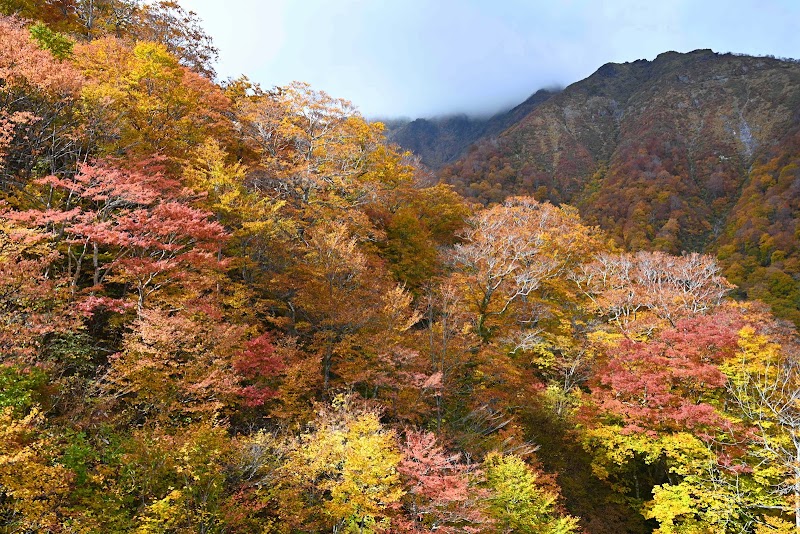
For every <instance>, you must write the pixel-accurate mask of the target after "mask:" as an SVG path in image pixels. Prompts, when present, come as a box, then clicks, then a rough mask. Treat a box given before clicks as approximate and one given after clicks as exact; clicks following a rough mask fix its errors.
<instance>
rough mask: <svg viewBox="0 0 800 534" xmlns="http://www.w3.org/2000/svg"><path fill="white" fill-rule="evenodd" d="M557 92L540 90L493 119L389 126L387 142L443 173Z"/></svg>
mask: <svg viewBox="0 0 800 534" xmlns="http://www.w3.org/2000/svg"><path fill="white" fill-rule="evenodd" d="M554 94H558V93H557V91H553V90H547V89H540V90H539V91H536V92H535V93H534V94H532V95H531V96H530V97H529V98H528V99H527V100H525V102H523V103H522V104H519V105H518V106H515V107H514V108H512V109H510V110H508V111H503V112H501V113H497V114H496V115H493V116H491V117H489V118H476V117H469V116H467V115H452V116H448V117H439V118H433V119H416V120H413V121H400V122H392V121H389V122H388V123H387V138H388V139H389V141H391V142H393V143H397V144H398V145H400V146H401V147H402V148H404V149H406V150H410V151H412V152H414V153H415V154H417V155H418V156H419V157H420V159H421V160H422V163H424V164H425V165H427V166H428V167H430V168H432V169H439V168H441V167H443V166H444V165H446V164H448V163H452V162H454V161H455V160H457V159H458V158H459V157H460V156H462V155H463V154H464V152H466V150H467V148H468V147H469V146H470V145H472V144H473V143H475V142H476V141H478V140H480V139H482V138H485V137H492V136H496V135H498V134H499V133H501V132H503V131H504V130H506V129H507V128H508V127H510V126H512V125H513V124H516V123H517V122H519V121H520V120H522V119H523V118H524V117H526V116H527V115H528V114H529V113H530V112H532V111H533V110H534V109H536V107H537V106H539V105H540V104H541V103H542V102H545V101H547V99H549V98H550V97H551V96H553V95H554Z"/></svg>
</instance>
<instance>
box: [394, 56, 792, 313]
mask: <svg viewBox="0 0 800 534" xmlns="http://www.w3.org/2000/svg"><path fill="white" fill-rule="evenodd" d="M798 110H800V64H798V62H796V61H794V60H786V59H777V58H772V57H756V56H746V55H735V54H730V53H728V54H718V53H715V52H713V51H712V50H709V49H701V50H695V51H692V52H688V53H679V52H664V53H662V54H659V55H658V56H657V57H656V58H655V59H654V60H652V61H648V60H637V61H633V62H628V63H607V64H605V65H603V66H601V67H600V68H599V69H598V70H597V71H595V73H593V74H592V75H591V76H589V77H587V78H586V79H584V80H581V81H578V82H575V83H573V84H571V85H569V86H568V87H566V88H565V89H564V90H563V91H561V92H559V93H557V94H552V95H548V98H546V99H544V100H542V101H540V102H537V104H536V105H535V106H533V107H532V108H531V109H530V110H529V111H528V112H527V113H526V114H525V115H524V116H522V117H521V118H518V120H516V121H513V122H511V123H510V125H509V126H508V127H507V128H506V129H505V130H503V131H502V132H499V133H497V134H495V135H491V136H483V137H481V138H479V139H478V140H477V141H476V142H475V143H473V144H471V145H470V146H469V147H468V148H467V149H466V151H465V153H464V154H463V156H461V157H460V158H459V159H457V160H456V161H454V162H452V163H450V164H448V165H445V166H444V167H443V168H442V169H441V170H440V171H439V177H440V179H441V180H442V181H444V182H447V183H449V184H451V185H453V186H454V187H455V188H456V190H458V191H459V192H460V193H461V194H463V195H464V196H466V197H468V198H472V199H475V200H477V201H478V202H480V203H483V204H491V203H497V202H501V201H502V200H503V199H504V198H506V197H507V196H510V195H530V194H532V195H533V196H535V197H536V198H537V199H539V200H548V201H551V202H554V203H556V204H560V203H567V204H573V205H575V206H576V207H578V208H579V210H580V213H581V216H582V217H583V218H584V219H585V220H586V221H587V222H588V223H590V224H593V225H597V226H599V227H601V228H602V229H603V230H605V231H606V232H607V233H608V234H609V235H610V236H611V238H612V239H614V241H616V242H617V244H618V245H620V246H624V247H626V248H630V249H633V250H641V249H655V250H663V251H666V252H670V253H673V254H678V253H681V252H688V251H702V252H711V253H715V254H719V255H720V257H721V259H722V260H723V262H724V264H725V267H726V275H727V276H728V277H729V279H731V280H732V281H733V282H734V283H736V284H737V285H738V286H739V293H740V295H741V296H742V297H746V296H748V293H752V292H755V293H754V294H756V295H757V296H758V298H761V299H762V300H765V301H766V302H768V303H770V304H772V305H773V306H775V307H776V309H777V310H783V312H782V315H783V316H784V317H790V318H792V319H793V320H795V321H798V320H800V311H799V310H800V267H799V265H800V264H799V263H798V261H797V256H798V250H797V246H796V242H797V240H798V239H800V234H796V232H797V229H798V224H797V219H798V214H800V211H798V210H799V209H800V208H798V206H797V205H796V204H797V203H796V201H795V198H794V193H791V192H792V191H794V189H793V188H794V183H795V181H796V180H800V178H797V173H796V171H795V168H796V166H797V165H798V163H799V162H800V159H799V156H798V155H799V154H800V143H799V142H798V136H797V132H798V131H799V130H800V112H798ZM393 139H394V141H395V142H398V143H399V144H400V145H401V146H403V142H402V141H403V139H402V138H401V137H394V138H393ZM404 148H409V147H407V146H405V147H404ZM412 151H413V149H412ZM756 183H760V184H765V185H763V186H756V185H754V184H756ZM776 188H777V189H776ZM779 190H780V191H783V192H778V191H779ZM762 212H764V213H762ZM756 228H757V229H756ZM773 260H774V261H773ZM763 280H769V282H763ZM764 284H766V285H767V286H770V287H773V286H774V287H773V289H769V288H764V287H761V286H764ZM759 287H761V289H759ZM775 287H778V288H780V289H775Z"/></svg>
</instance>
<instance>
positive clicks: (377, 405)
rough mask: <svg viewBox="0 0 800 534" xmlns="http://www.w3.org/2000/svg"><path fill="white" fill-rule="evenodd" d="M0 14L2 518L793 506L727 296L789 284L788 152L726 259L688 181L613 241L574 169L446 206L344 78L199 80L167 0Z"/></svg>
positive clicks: (782, 410) (765, 323)
mask: <svg viewBox="0 0 800 534" xmlns="http://www.w3.org/2000/svg"><path fill="white" fill-rule="evenodd" d="M0 11H2V12H3V13H5V14H15V15H17V16H19V17H25V18H24V19H23V18H9V17H7V16H3V17H2V18H0V532H9V533H12V532H53V533H57V532H142V533H144V532H205V533H212V532H219V533H222V532H232V533H233V532H236V533H238V532H241V533H245V532H248V533H249V532H275V533H289V532H336V533H344V532H352V533H367V532H408V533H412V532H446V533H452V534H456V533H470V534H476V533H492V532H508V533H511V532H529V533H549V534H567V533H571V532H598V533H600V532H623V531H633V532H660V533H662V534H666V533H673V532H675V533H677V532H682V533H688V532H693V533H700V532H759V533H763V532H792V531H793V528H794V525H795V524H796V522H797V521H800V519H798V518H799V517H800V504H798V503H800V471H798V467H797V462H796V456H795V453H796V450H798V449H797V447H800V441H798V436H797V428H798V425H800V417H798V413H797V406H796V404H797V398H798V395H800V393H798V392H800V379H799V378H798V377H800V372H799V371H798V370H799V369H800V365H798V354H800V352H798V340H797V335H796V332H795V331H794V330H793V328H792V327H791V326H790V325H788V324H785V323H782V322H780V321H778V320H776V319H775V318H774V317H773V316H772V315H771V313H770V312H769V311H768V310H766V309H765V308H764V307H763V306H760V305H757V304H754V303H748V302H738V303H737V302H734V301H732V300H730V299H729V295H731V294H733V295H735V296H741V293H742V291H748V292H755V293H759V292H762V290H763V287H761V286H759V283H756V282H754V278H753V277H754V276H756V273H760V272H762V270H763V269H766V270H767V271H768V273H769V274H770V276H771V277H770V278H768V281H767V282H764V283H767V284H772V285H773V286H775V287H776V288H778V289H780V288H781V287H783V286H782V285H781V284H783V283H784V282H786V281H785V280H784V279H783V278H781V275H780V272H782V271H780V269H784V268H785V269H789V268H790V267H791V265H792V263H791V262H792V261H793V260H792V258H793V255H794V252H795V251H794V248H792V247H793V246H794V245H793V241H792V239H793V238H790V234H791V232H792V231H793V230H792V228H793V226H792V225H791V224H790V222H788V219H787V218H786V217H785V216H784V215H780V214H784V211H782V208H781V207H780V206H779V205H777V204H776V203H777V200H776V198H777V197H779V196H780V195H778V194H776V193H774V191H789V190H790V189H791V187H792V186H791V184H790V182H791V177H792V176H793V174H792V173H793V172H794V171H793V169H794V167H793V166H792V165H793V163H792V161H791V160H790V159H786V158H782V157H779V156H776V157H775V158H774V159H772V160H770V161H769V162H768V163H765V164H764V165H763V166H761V167H757V168H755V169H754V171H753V172H754V173H756V174H757V175H758V176H759V177H760V180H761V181H760V182H759V183H760V184H761V185H758V184H757V183H755V182H754V183H753V184H751V185H750V186H748V187H750V188H756V189H757V188H759V187H760V188H761V189H760V190H759V191H760V194H762V196H766V198H768V199H771V200H770V202H771V204H770V206H771V207H769V208H765V209H766V210H767V212H768V213H767V212H765V214H764V218H763V219H758V220H754V221H753V222H752V224H748V223H745V222H744V221H742V220H738V219H737V221H738V222H736V223H735V224H734V225H733V226H731V230H730V231H726V232H727V233H726V234H725V235H724V236H721V238H720V239H721V241H720V243H722V244H721V247H722V248H721V249H720V250H721V251H723V252H724V253H725V254H726V255H727V256H726V258H728V259H727V260H726V261H728V263H726V264H724V267H723V266H720V265H721V264H720V263H718V261H717V259H716V258H714V257H713V256H710V255H703V254H699V253H686V254H681V255H675V254H671V253H670V252H677V250H673V248H674V247H672V245H671V243H675V242H686V240H687V239H693V237H692V236H695V234H696V232H694V230H689V229H687V227H686V225H685V224H684V223H686V222H687V221H688V222H690V223H691V222H692V219H691V214H690V211H691V210H690V209H689V208H688V207H687V206H678V207H675V209H672V210H671V211H670V210H667V211H665V212H664V213H661V212H659V214H657V219H658V220H659V221H660V220H661V219H662V218H666V221H663V222H664V224H663V225H662V227H661V228H660V230H659V231H658V236H657V237H656V238H657V239H661V241H659V243H661V244H660V245H659V246H658V247H656V248H659V249H661V251H657V252H647V251H642V250H636V251H633V252H626V251H623V250H620V249H619V248H617V245H615V244H614V243H613V242H612V241H611V240H610V239H609V238H608V236H607V235H606V234H604V233H603V232H602V231H601V230H600V229H599V228H597V227H594V226H591V225H590V224H588V223H587V220H586V219H582V218H581V216H580V214H579V211H578V210H577V209H576V208H573V207H571V206H569V205H567V204H564V203H562V202H560V201H562V200H564V199H567V198H577V197H576V196H575V195H577V192H576V191H574V190H572V189H570V188H572V187H573V186H574V185H575V184H573V183H570V182H565V183H564V184H561V185H559V184H555V183H553V181H552V180H551V178H552V175H550V177H548V176H545V175H544V174H541V173H538V174H537V172H534V170H532V169H533V168H532V167H527V168H523V169H514V168H512V167H509V166H507V165H505V164H503V162H501V161H499V160H498V161H494V162H491V163H490V167H491V168H492V171H491V172H492V173H496V176H493V177H492V178H491V180H495V179H497V180H501V181H505V180H511V179H512V178H514V177H515V176H519V177H521V178H522V179H523V180H528V181H529V182H530V184H529V185H531V186H536V187H534V190H535V191H536V194H535V195H534V196H526V195H518V196H507V195H505V194H504V192H503V191H502V190H499V189H498V190H495V189H492V188H491V187H490V188H489V189H490V190H489V191H484V192H483V193H481V194H482V195H484V194H485V195H484V196H482V197H481V198H483V199H484V200H489V201H491V202H494V201H497V202H496V203H494V204H492V205H490V206H488V207H481V206H477V205H471V204H469V203H468V202H467V201H465V200H464V199H463V198H462V197H461V196H460V195H459V194H458V193H456V191H455V190H454V189H453V188H452V187H450V186H448V185H445V184H442V183H439V184H434V183H432V182H431V179H430V178H431V177H430V175H429V174H428V173H427V172H426V171H425V170H424V169H422V168H421V167H420V166H419V163H418V161H417V160H416V159H415V158H414V157H412V156H411V155H410V154H407V153H403V152H401V151H400V150H399V149H398V148H397V147H395V146H392V145H390V144H389V143H387V142H386V139H385V138H384V132H383V126H382V125H381V124H379V123H371V122H368V121H367V120H365V119H364V118H363V117H361V116H360V115H359V113H358V111H357V109H356V108H355V107H354V106H353V105H352V104H351V103H349V102H347V101H345V100H341V99H337V98H334V97H332V96H330V95H327V94H326V93H324V92H322V91H318V90H315V89H313V88H312V87H310V86H309V85H307V84H304V83H299V82H296V83H293V84H290V85H288V86H285V87H276V88H271V89H264V88H262V87H260V86H259V85H258V84H255V83H253V82H251V81H250V80H248V79H247V78H244V77H242V78H239V79H236V80H229V81H227V82H225V83H222V84H220V83H217V82H215V81H213V79H212V78H213V65H212V61H213V58H214V56H215V54H216V51H215V49H214V47H213V43H212V42H211V41H210V39H209V38H208V36H207V35H206V34H205V33H204V32H203V31H202V28H200V27H199V25H198V20H197V17H196V15H194V14H192V13H191V12H186V11H184V10H183V9H182V8H181V7H180V6H179V5H178V4H177V3H174V2H156V3H148V4H140V3H139V2H129V1H127V0H102V1H95V2H61V1H52V2H28V1H25V0H13V1H2V0H0ZM653 127H655V125H653ZM642 142H643V143H644V145H643V146H644V147H645V148H647V147H648V146H649V145H650V144H652V143H655V141H654V140H653V136H652V135H649V134H648V135H647V136H644V137H643V141H642ZM504 143H505V141H504ZM654 146H655V145H654ZM645 148H641V147H638V148H637V147H629V150H631V151H633V152H636V151H638V150H640V149H641V150H643V151H644V152H642V153H641V154H639V153H638V152H636V153H637V155H636V156H635V158H634V163H635V166H637V168H641V169H644V170H645V171H646V172H651V171H652V172H655V173H656V175H657V176H660V178H659V179H660V180H661V179H663V180H664V181H667V182H669V181H674V180H673V178H670V177H674V176H677V174H674V173H678V172H679V171H681V169H679V168H678V167H677V163H676V161H677V159H678V157H677V156H675V157H674V158H671V160H670V162H668V163H664V164H663V165H662V166H663V168H661V167H658V168H656V167H657V166H654V164H652V165H651V163H652V162H650V163H648V162H649V161H650V160H649V159H648V158H649V156H648V154H649V152H648V151H647V150H645ZM476 150H477V151H478V153H481V152H480V151H485V150H486V148H485V147H478V148H477V149H476ZM648 150H649V149H648ZM665 150H666V149H665ZM588 157H589V156H587V154H585V153H583V152H580V151H578V152H576V155H575V157H574V158H573V159H569V158H564V159H563V160H561V161H559V163H558V171H559V172H563V173H567V172H572V171H573V170H576V169H581V168H583V167H582V166H583V165H584V163H585V162H586V161H588V159H586V158H588ZM582 158H583V159H582ZM632 165H633V164H632ZM708 165H709V166H710V167H709V168H712V167H713V168H714V169H716V171H715V172H717V171H719V172H720V173H721V172H722V169H717V168H716V167H714V166H713V165H711V163H708ZM651 167H652V168H651ZM624 169H625V166H624V165H622V164H615V165H613V166H612V168H611V169H610V170H609V171H608V172H609V173H611V175H610V176H612V177H616V178H613V179H617V178H618V177H619V176H620V175H621V173H622V172H623V170H624ZM673 171H674V172H673ZM670 172H673V174H670V175H669V176H666V175H663V174H664V173H668V174H669V173H670ZM662 175H663V176H662ZM462 178H463V179H465V180H466V179H469V173H465V174H464V176H462ZM597 178H598V180H599V179H602V177H600V176H598V177H597ZM772 179H774V181H775V183H772V182H771V181H770V180H772ZM462 185H463V184H460V186H462ZM470 187H471V188H472V189H481V190H483V189H486V187H484V186H483V185H481V184H480V183H479V184H477V185H475V186H474V187H473V186H470ZM559 187H562V189H561V190H559V189H558V188H559ZM676 187H677V186H676ZM726 187H727V185H726V184H725V183H720V184H719V189H720V191H722V190H725V188H726ZM774 188H777V189H774ZM462 189H463V187H462ZM540 192H546V193H547V194H546V195H540V194H539V193H540ZM556 193H558V194H557V195H556ZM754 195H755V193H754ZM545 197H549V198H550V199H551V200H552V201H555V202H556V203H550V202H547V201H546V200H545ZM601 197H602V195H599V196H598V201H600V200H601ZM753 198H756V197H755V196H754V197H753ZM716 200H719V199H716ZM500 201H502V202H500ZM715 202H716V201H715ZM753 202H756V201H755V200H753ZM721 205H722V203H721V202H716V204H713V205H712V206H711V208H710V209H711V210H712V211H713V210H718V209H722V207H721ZM676 206H677V204H676ZM601 207H602V206H601ZM689 207H691V206H689ZM746 208H747V207H746V206H743V205H741V206H739V207H737V208H736V210H744V211H747V210H746ZM637 209H638V208H637ZM598 210H599V211H598V213H601V212H602V213H605V212H606V210H605V208H602V209H600V207H599V208H598ZM770 210H772V211H770ZM678 212H680V213H678ZM738 212H739V211H737V213H738ZM776 214H778V215H776ZM771 217H772V219H774V220H772V219H771ZM776 217H777V218H776ZM673 218H674V219H675V222H674V224H673V223H672V222H670V221H671V220H672V219H673ZM590 220H591V221H594V222H598V221H599V222H601V223H603V221H602V220H598V219H597V218H595V219H590ZM771 220H772V222H770V221H771ZM603 225H605V223H603ZM674 225H678V227H676V228H677V229H675V231H673V230H672V229H671V228H672V226H674ZM767 226H768V227H769V228H768V229H767V230H766V231H767V233H768V234H769V235H771V236H774V239H772V240H769V239H766V238H764V239H762V238H761V237H758V236H760V235H764V234H763V231H765V230H764V228H766V227H767ZM756 227H758V229H756ZM625 231H626V232H627V230H625ZM634 234H635V232H634V233H631V234H625V235H626V236H627V237H626V238H625V239H622V240H621V241H620V240H618V242H619V243H621V244H626V245H630V246H631V247H632V248H634V249H640V248H641V246H640V245H641V244H642V243H643V241H641V240H640V239H639V238H638V237H637V236H636V235H634ZM676 239H677V240H678V241H675V240H676ZM756 240H758V245H757V248H759V254H760V256H759V257H760V258H761V260H762V265H758V266H757V265H755V264H753V263H748V261H746V257H747V254H749V253H750V251H753V250H754V248H753V247H756V244H755V241H756ZM662 245H663V246H662ZM731 262H733V263H731ZM742 262H743V263H742ZM737 264H739V265H740V267H735V265H737ZM787 266H788V267H787ZM779 271H780V272H779ZM723 273H725V274H728V276H730V277H731V280H732V281H735V282H740V283H742V284H743V285H742V286H740V287H739V288H736V287H734V286H733V285H732V283H731V282H730V281H729V280H728V279H726V278H725V277H724V276H723ZM790 285H791V284H789V283H788V282H786V287H785V289H786V291H785V292H786V295H791V290H790V289H791V288H790ZM612 512H613V513H612ZM631 525H638V527H631ZM631 529H632V530H631Z"/></svg>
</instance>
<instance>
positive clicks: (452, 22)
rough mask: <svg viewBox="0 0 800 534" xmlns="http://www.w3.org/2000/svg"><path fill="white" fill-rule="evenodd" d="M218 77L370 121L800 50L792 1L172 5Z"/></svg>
mask: <svg viewBox="0 0 800 534" xmlns="http://www.w3.org/2000/svg"><path fill="white" fill-rule="evenodd" d="M180 3H181V5H182V6H183V7H184V8H186V9H189V10H193V11H195V12H197V14H198V15H200V17H201V18H202V19H203V22H204V27H205V28H206V30H207V31H208V32H209V33H210V34H211V35H212V37H213V38H214V40H215V42H216V44H217V46H218V47H219V49H220V62H219V64H218V65H217V70H218V72H219V75H220V77H221V78H222V79H224V78H227V77H236V76H238V75H240V74H247V76H248V77H250V79H252V80H254V81H257V82H259V83H261V84H262V86H265V87H272V86H275V85H284V84H287V83H289V82H291V81H292V80H301V81H306V82H309V83H311V85H312V86H313V87H314V88H316V89H322V90H324V91H327V92H328V93H330V94H331V95H333V96H336V97H341V98H346V99H348V100H351V101H352V102H353V103H354V104H356V106H358V108H359V109H360V110H361V112H362V114H364V115H365V116H367V117H381V118H387V117H398V116H406V117H412V118H413V117H428V116H435V115H442V114H449V113H456V112H467V113H471V114H486V113H492V112H495V111H498V110H499V109H501V108H506V107H510V106H512V105H514V104H517V103H519V102H521V101H522V100H524V99H525V98H527V97H528V96H529V95H530V94H531V93H533V92H535V91H536V90H537V89H539V88H542V87H548V86H556V85H559V86H565V85H569V84H570V83H572V82H575V81H578V80H580V79H583V78H585V77H586V76H588V75H590V74H591V73H592V72H594V71H595V70H596V69H597V68H598V67H600V66H601V65H603V64H605V63H608V62H612V61H613V62H623V61H633V60H635V59H653V58H654V57H655V56H656V55H658V54H659V53H661V52H664V51H668V50H676V51H679V52H687V51H690V50H695V49H697V48H711V49H713V50H714V51H717V52H729V51H730V52H743V53H748V54H772V55H775V56H779V57H795V58H798V57H800V0H761V1H755V0H753V1H745V0H727V1H710V0H674V1H670V0H661V1H659V0H644V1H633V0H607V1H599V0H598V1H589V0H548V1H541V0H180Z"/></svg>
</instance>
